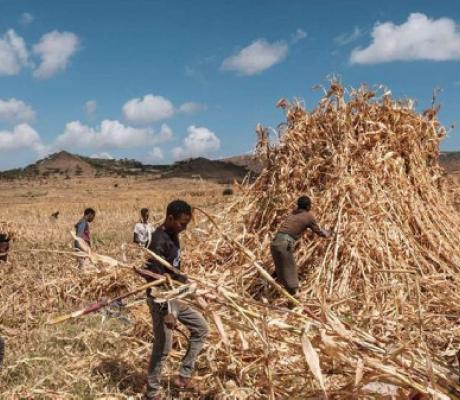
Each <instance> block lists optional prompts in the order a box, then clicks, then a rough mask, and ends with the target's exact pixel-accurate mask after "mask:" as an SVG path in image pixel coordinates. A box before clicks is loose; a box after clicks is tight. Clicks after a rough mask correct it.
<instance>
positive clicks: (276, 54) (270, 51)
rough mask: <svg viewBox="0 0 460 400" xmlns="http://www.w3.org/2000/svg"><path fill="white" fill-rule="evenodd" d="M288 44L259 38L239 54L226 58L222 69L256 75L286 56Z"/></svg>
mask: <svg viewBox="0 0 460 400" xmlns="http://www.w3.org/2000/svg"><path fill="white" fill-rule="evenodd" d="M287 53H288V45H287V43H286V42H284V41H278V42H274V43H269V42H267V41H266V40H265V39H258V40H256V41H254V42H252V43H251V44H250V45H249V46H247V47H245V48H244V49H242V50H241V51H240V52H238V53H237V54H234V55H232V56H230V57H228V58H226V59H225V60H224V61H223V63H222V65H221V69H222V70H224V71H236V72H238V73H239V74H241V75H255V74H258V73H260V72H262V71H265V70H266V69H268V68H270V67H272V66H273V65H275V64H277V63H279V62H281V61H282V60H283V59H284V58H286V56H287Z"/></svg>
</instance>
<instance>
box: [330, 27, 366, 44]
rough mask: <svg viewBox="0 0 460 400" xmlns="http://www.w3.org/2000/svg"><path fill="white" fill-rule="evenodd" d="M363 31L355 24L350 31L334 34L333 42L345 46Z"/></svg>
mask: <svg viewBox="0 0 460 400" xmlns="http://www.w3.org/2000/svg"><path fill="white" fill-rule="evenodd" d="M362 34H363V33H362V32H361V29H359V27H357V26H355V28H354V29H353V32H352V33H342V34H341V35H339V36H336V37H335V38H334V42H335V43H336V44H338V45H339V46H345V45H347V44H350V43H352V42H354V41H355V40H356V39H358V38H359V37H360V36H361V35H362Z"/></svg>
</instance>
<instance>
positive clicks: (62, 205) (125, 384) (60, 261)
mask: <svg viewBox="0 0 460 400" xmlns="http://www.w3.org/2000/svg"><path fill="white" fill-rule="evenodd" d="M224 188H225V187H223V186H222V185H217V184H212V183H208V182H202V181H196V180H194V181H187V180H181V179H175V180H174V179H173V180H157V181H151V180H146V179H134V178H124V179H109V178H107V179H101V178H100V179H96V180H89V179H87V180H85V179H81V180H67V181H62V180H60V181H53V180H49V181H46V182H45V181H43V182H16V183H0V221H2V224H3V228H5V227H7V229H10V230H11V231H12V232H14V234H15V239H14V241H13V243H12V245H11V251H10V257H9V263H8V264H6V265H1V276H0V282H1V288H0V293H1V294H0V298H1V299H2V303H1V305H0V333H1V335H2V336H3V337H4V338H5V341H6V343H7V351H6V357H5V361H4V367H3V370H2V371H1V378H0V393H2V394H1V398H4V399H26V398H27V399H29V398H34V399H50V398H54V399H63V398H75V399H96V398H97V399H100V398H107V399H108V398H113V399H115V398H137V397H136V396H137V395H139V394H140V393H142V392H143V391H144V388H145V375H146V368H147V362H148V358H149V356H150V351H151V343H150V341H151V339H152V338H151V335H150V332H149V330H148V329H146V327H148V326H149V324H150V321H149V320H148V311H147V308H146V306H145V305H144V301H143V297H144V294H143V293H141V294H140V295H139V296H138V301H136V300H135V298H133V299H130V301H129V302H130V303H131V305H130V306H129V307H128V308H127V309H125V310H124V311H123V312H122V315H121V317H118V318H117V317H113V315H107V314H106V313H105V312H101V313H97V314H93V315H90V316H88V317H85V318H81V319H78V320H74V321H70V322H67V323H65V324H62V325H58V326H48V325H46V324H45V322H46V321H47V320H48V319H49V318H50V317H51V316H56V315H60V314H65V313H67V312H70V311H73V310H75V309H78V308H79V307H82V306H85V305H87V304H88V303H90V302H92V301H95V300H98V299H100V298H101V296H106V295H107V292H106V293H103V294H101V293H99V292H97V288H95V287H94V286H92V285H91V282H92V281H93V278H94V277H95V276H97V278H98V279H102V280H103V279H104V277H103V275H104V274H105V273H106V271H104V270H99V272H98V271H95V270H91V272H89V273H87V274H85V273H83V274H82V273H80V272H79V271H78V269H77V267H76V261H75V258H74V257H72V255H71V254H70V253H71V251H72V240H71V235H70V231H71V230H72V229H73V226H74V224H75V223H76V221H77V220H78V219H79V218H80V217H81V215H82V212H83V210H84V208H86V207H93V208H95V210H96V212H97V215H96V219H95V221H94V223H93V224H92V233H93V241H94V251H96V252H98V253H101V254H105V255H109V256H112V257H114V258H116V259H118V260H122V258H123V254H122V253H123V250H122V245H123V244H124V243H129V242H130V241H131V240H132V229H133V225H134V223H135V222H137V220H138V213H139V210H140V208H142V207H148V208H149V209H150V210H151V214H150V215H151V218H150V219H151V222H152V223H154V224H155V225H156V224H158V223H159V222H161V219H162V217H163V212H164V209H165V206H166V205H167V203H168V202H169V201H171V200H173V199H176V198H181V199H185V200H187V201H189V202H190V203H192V204H193V205H196V206H201V207H204V208H206V209H217V211H218V209H219V207H222V206H223V205H224V204H225V202H226V201H228V199H227V198H226V197H224V196H223V195H222V193H223V190H224ZM56 211H59V217H58V218H57V219H54V218H52V217H51V214H53V213H55V212H56ZM190 235H193V230H192V231H191V233H188V234H186V235H185V236H184V239H183V241H184V245H185V249H186V248H187V241H188V239H190ZM61 252H62V253H61ZM128 252H129V251H128ZM185 257H186V251H185ZM134 258H136V254H134ZM111 273H112V274H113V271H111ZM132 275H133V276H131V275H120V277H119V279H116V278H114V277H113V276H111V277H110V280H109V281H107V287H106V288H105V289H107V290H108V293H110V292H113V293H121V292H123V290H125V286H124V285H131V287H135V286H136V285H140V284H142V283H143V281H142V280H141V279H140V278H137V277H135V276H134V274H132ZM117 281H118V282H117ZM120 282H122V283H120ZM112 289H113V290H112ZM126 289H127V286H126ZM139 320H142V321H143V322H142V323H139ZM136 321H138V322H137V323H136ZM139 325H142V326H141V327H140V326H139ZM133 338H134V339H133ZM178 340H179V341H180V343H179V346H182V347H183V346H184V341H183V339H181V338H178ZM170 359H171V362H174V361H175V362H177V361H178V359H179V354H177V353H173V354H172V355H171V357H170ZM166 379H168V377H167V376H166ZM133 396H134V397H133Z"/></svg>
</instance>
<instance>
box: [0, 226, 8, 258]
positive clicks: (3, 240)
mask: <svg viewBox="0 0 460 400" xmlns="http://www.w3.org/2000/svg"><path fill="white" fill-rule="evenodd" d="M9 249H10V237H9V236H8V234H7V233H0V262H7V261H8V250H9Z"/></svg>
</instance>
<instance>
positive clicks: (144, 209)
mask: <svg viewBox="0 0 460 400" xmlns="http://www.w3.org/2000/svg"><path fill="white" fill-rule="evenodd" d="M146 212H149V209H148V208H145V207H144V208H141V215H142V214H145V213H146Z"/></svg>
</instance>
